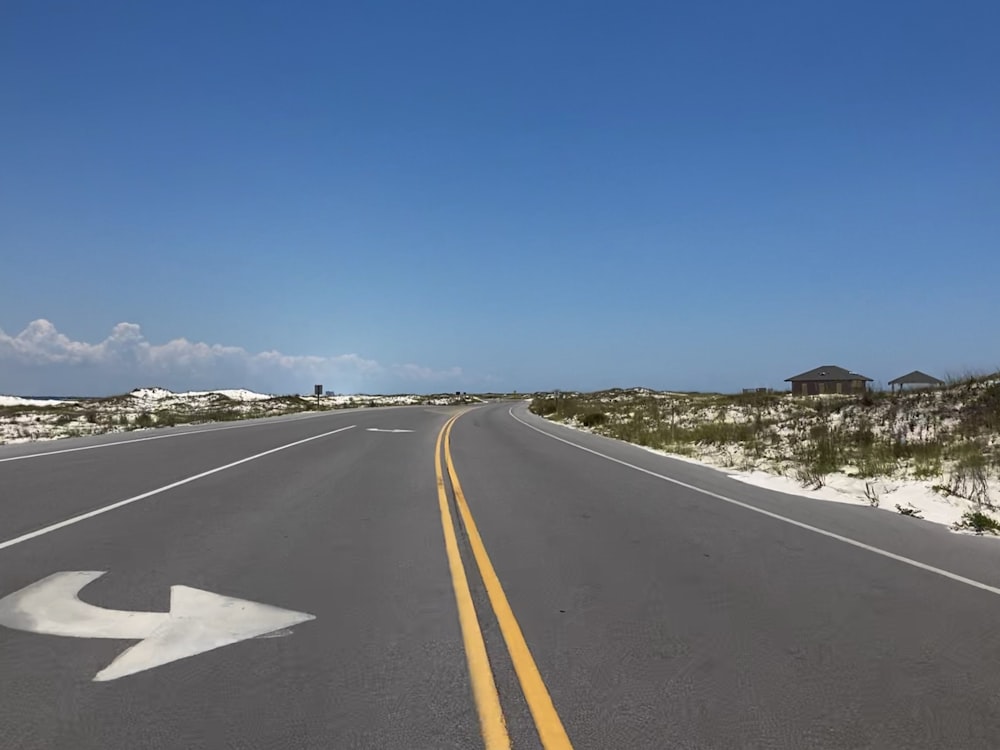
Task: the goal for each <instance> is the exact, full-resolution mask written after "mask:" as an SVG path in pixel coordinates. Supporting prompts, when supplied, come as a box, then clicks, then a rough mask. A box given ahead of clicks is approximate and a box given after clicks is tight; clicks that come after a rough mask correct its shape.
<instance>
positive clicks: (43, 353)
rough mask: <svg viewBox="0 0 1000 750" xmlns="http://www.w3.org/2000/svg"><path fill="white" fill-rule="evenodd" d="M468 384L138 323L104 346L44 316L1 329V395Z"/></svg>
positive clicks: (420, 371) (413, 369)
mask: <svg viewBox="0 0 1000 750" xmlns="http://www.w3.org/2000/svg"><path fill="white" fill-rule="evenodd" d="M465 381H466V378H465V376H464V373H463V371H462V369H461V368H460V367H451V368H447V369H443V370H436V369H433V368H430V367H425V366H422V365H416V364H402V365H395V364H390V365H383V364H380V363H379V362H376V361H375V360H372V359H366V358H364V357H362V356H360V355H358V354H340V355H336V356H325V357H324V356H315V355H289V354H282V353H281V352H277V351H265V352H257V353H253V352H248V351H247V350H246V349H243V348H241V347H238V346H224V345H222V344H206V343H203V342H192V341H188V340H187V339H184V338H178V339H174V340H173V341H168V342H166V343H164V344H154V343H152V342H150V341H148V340H147V339H146V337H145V336H144V335H143V333H142V329H141V328H140V327H139V326H138V325H136V324H135V323H119V324H118V325H116V326H115V327H114V328H113V329H112V331H111V333H110V335H109V336H108V337H107V338H105V339H104V340H103V341H100V342H97V343H89V342H86V341H74V340H72V339H70V338H69V337H68V336H66V335H65V334H63V333H60V332H59V331H58V330H57V329H56V327H55V326H54V325H53V324H52V323H50V322H49V321H47V320H44V319H39V320H35V321H32V322H31V323H30V324H29V325H28V326H27V327H26V328H25V329H24V330H23V331H21V332H20V333H19V334H17V335H16V336H10V335H8V334H7V333H5V332H4V331H3V330H2V329H0V393H2V392H9V393H29V394H36V395H51V394H70V395H90V394H94V395H101V394H107V393H115V392H122V391H127V390H130V389H131V388H134V387H137V386H143V385H161V386H164V387H167V388H171V389H174V390H186V389H191V388H234V387H245V388H252V389H256V390H269V391H273V392H305V391H309V390H310V389H311V388H312V385H313V383H323V384H324V385H325V386H326V388H328V389H331V390H336V391H338V392H353V391H369V392H375V391H379V390H385V391H399V390H407V389H412V390H422V389H429V390H452V389H455V388H459V387H463V386H464V385H465V384H466V383H465Z"/></svg>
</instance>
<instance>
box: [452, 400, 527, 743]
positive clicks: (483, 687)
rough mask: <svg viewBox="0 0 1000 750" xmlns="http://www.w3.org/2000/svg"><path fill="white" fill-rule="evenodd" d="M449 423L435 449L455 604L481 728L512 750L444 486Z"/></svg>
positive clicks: (486, 740)
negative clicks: (443, 456) (443, 460)
mask: <svg viewBox="0 0 1000 750" xmlns="http://www.w3.org/2000/svg"><path fill="white" fill-rule="evenodd" d="M459 416H461V415H459V414H456V415H455V416H454V417H452V418H451V419H449V420H448V422H447V423H446V424H445V425H444V427H442V428H441V432H439V433H438V438H437V445H436V447H435V448H434V471H435V473H436V474H437V491H438V505H439V506H440V508H441V528H442V530H443V531H444V547H445V551H446V552H447V555H448V567H449V568H450V569H451V583H452V587H453V588H454V589H455V603H456V605H457V606H458V621H459V625H460V626H461V629H462V641H463V643H464V644H465V658H466V661H467V662H468V665H469V679H470V681H471V682H472V695H473V698H474V700H475V702H476V711H477V712H478V713H479V729H480V731H481V732H482V735H483V742H484V743H485V744H486V750H510V736H509V735H508V734H507V725H506V723H505V722H504V717H503V709H501V708H500V696H499V695H498V694H497V686H496V682H495V681H494V679H493V670H492V669H491V668H490V660H489V657H488V656H487V654H486V643H485V642H484V641H483V633H482V630H481V629H480V627H479V619H478V618H477V617H476V605H475V604H474V603H473V601H472V592H471V591H469V581H468V579H467V578H466V576H465V566H464V565H462V555H461V553H460V552H459V550H458V539H457V537H456V536H455V524H454V523H453V522H452V519H451V511H450V510H449V508H448V495H447V493H446V492H445V487H444V475H443V473H442V471H441V440H442V437H443V436H444V434H445V430H447V429H449V428H450V427H451V425H452V423H454V421H455V420H456V419H458V417H459Z"/></svg>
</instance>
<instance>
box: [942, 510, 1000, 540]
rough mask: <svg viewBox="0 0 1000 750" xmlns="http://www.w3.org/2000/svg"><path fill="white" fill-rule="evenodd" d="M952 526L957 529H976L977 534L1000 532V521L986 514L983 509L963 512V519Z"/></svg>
mask: <svg viewBox="0 0 1000 750" xmlns="http://www.w3.org/2000/svg"><path fill="white" fill-rule="evenodd" d="M952 528H954V529H955V530H956V531H963V530H964V531H975V532H976V533H977V534H980V535H981V534H983V533H984V532H985V533H987V534H994V535H995V534H996V533H997V532H1000V521H997V520H996V519H995V518H993V517H991V516H988V515H986V514H985V513H983V512H982V511H978V510H975V511H968V512H967V513H963V514H962V520H961V521H959V522H958V523H956V524H955V525H954V526H953V527H952Z"/></svg>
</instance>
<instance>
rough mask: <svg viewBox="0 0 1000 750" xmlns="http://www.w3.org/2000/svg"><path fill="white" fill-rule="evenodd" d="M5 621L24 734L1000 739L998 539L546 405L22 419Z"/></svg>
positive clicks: (343, 744) (2, 704) (90, 740)
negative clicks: (698, 455) (586, 425)
mask: <svg viewBox="0 0 1000 750" xmlns="http://www.w3.org/2000/svg"><path fill="white" fill-rule="evenodd" d="M150 438H153V439H150ZM88 573H89V575H88ZM101 573H103V575H101ZM59 574H64V575H62V576H60V575H59ZM172 587H173V589H172ZM194 590H198V591H194ZM76 591H79V600H77V599H75V598H74V594H75V592H76ZM200 592H211V593H209V594H205V593H200ZM237 600H246V601H237ZM184 602H187V604H186V605H185V604H184ZM249 602H253V603H257V604H250V603H249ZM258 604H259V605H267V606H263V607H261V606H258ZM96 608H101V609H96ZM167 613H169V614H167ZM255 616H257V617H258V620H255V619H254V617H255ZM272 616H273V617H277V618H282V617H285V618H291V619H290V620H289V621H288V622H285V623H284V624H282V625H280V626H279V625H276V624H267V623H271V620H268V619H267V618H268V617H272ZM260 617H263V618H264V619H263V620H260V619H259V618H260ZM260 622H264V623H265V624H264V625H261V624H260ZM274 622H275V623H277V622H278V621H277V620H275V621H274ZM0 623H2V625H0V675H2V679H0V747H2V748H26V749H34V748H73V749H74V750H77V749H82V748H101V749H102V750H104V749H107V748H185V749H191V748H240V749H243V748H268V749H271V748H296V749H297V748H400V749H403V748H405V749H407V750H414V749H418V750H419V749H421V748H428V749H429V750H433V749H438V748H483V747H487V748H489V750H494V749H495V748H505V747H514V748H539V747H545V748H546V750H556V749H560V750H562V749H564V748H568V747H575V748H611V749H618V748H622V749H629V750H631V749H639V748H657V749H659V748H796V749H800V748H812V747H816V748H995V747H997V746H998V744H1000V739H998V738H1000V669H998V668H997V660H998V656H1000V544H998V543H997V542H996V541H994V540H990V539H980V538H974V537H967V536H959V535H955V534H952V533H950V532H948V531H947V530H946V529H944V528H942V527H939V526H935V525H933V524H929V523H925V522H921V521H918V520H915V519H911V518H904V517H902V516H896V515H894V514H889V513H882V512H878V511H874V510H871V509H868V508H864V507H852V506H846V505H839V504H830V503H823V502H818V501H812V500H808V499H802V498H794V497H791V496H787V495H782V494H780V493H774V492H769V491H765V490H762V489H759V488H754V487H751V486H748V485H745V484H741V483H738V482H736V481H734V480H732V479H730V478H728V477H727V476H726V475H725V474H723V473H720V472H716V471H712V470H710V469H707V468H704V467H701V466H698V465H695V464H692V463H689V462H683V461H677V460H672V459H668V458H665V457H662V456H658V455H654V454H652V453H650V452H648V451H644V450H642V449H639V448H636V447H633V446H628V445H624V444H621V443H617V442H614V441H610V440H606V439H603V438H599V437H596V436H592V435H588V434H583V433H579V432H575V431H571V430H569V429H566V428H564V427H561V426H558V425H552V424H549V423H545V422H543V421H542V420H540V419H538V418H537V417H534V416H533V415H530V414H529V413H527V411H526V409H525V406H524V404H523V403H517V404H511V403H496V404H488V405H484V406H479V407H474V408H471V409H459V408H445V407H440V408H424V407H404V408H386V409H367V410H345V411H337V412H331V413H325V414H321V415H312V416H308V417H297V418H288V419H285V418H278V419H272V420H262V421H258V422H252V423H237V424H228V425H220V426H209V427H202V428H197V429H170V430H163V431H147V432H139V433H130V434H128V435H125V436H122V435H117V436H102V437H99V438H90V439H78V440H73V441H59V442H55V443H44V444H35V445H28V446H25V445H19V446H6V447H0ZM254 628H256V630H254ZM220 634H221V635H220ZM96 636H101V637H96ZM126 636H127V637H126ZM213 639H214V640H213ZM191 644H194V646H192V645H191ZM192 648H193V649H194V651H195V652H194V653H188V651H190V650H191V649H192ZM185 649H188V651H185ZM95 678H96V679H95Z"/></svg>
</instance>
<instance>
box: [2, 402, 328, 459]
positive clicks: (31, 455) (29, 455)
mask: <svg viewBox="0 0 1000 750" xmlns="http://www.w3.org/2000/svg"><path fill="white" fill-rule="evenodd" d="M321 414H322V413H318V414H310V415H309V416H308V417H301V416H296V417H295V418H293V419H282V420H278V421H275V422H261V421H258V419H261V418H258V419H254V420H253V421H252V422H250V423H248V424H233V425H226V426H225V427H206V428H205V429H202V430H185V431H183V432H171V433H170V434H169V435H150V436H149V437H138V438H132V439H131V440H116V441H114V442H112V443H97V444H95V445H80V446H77V447H76V448H60V449H59V450H55V451H45V452H43V453H25V454H24V455H23V456H8V457H7V458H0V464H2V463H5V462H7V461H26V460H27V459H29V458H44V457H45V456H56V455H59V454H60V453H76V452H77V451H92V450H97V449H98V448H112V447H114V446H116V445H129V444H131V443H145V442H147V441H149V440H166V439H167V438H176V437H187V436H188V435H203V434H205V433H206V432H222V431H223V430H245V429H246V428H248V427H261V426H262V425H267V424H281V423H284V422H300V421H302V420H303V419H309V418H310V417H318V416H321ZM262 419H269V418H268V417H263V418H262ZM154 429H163V428H162V427H161V428H154ZM102 434H103V435H108V434H113V433H107V432H104V433H100V432H99V433H95V434H94V435H93V436H90V435H88V437H97V436H98V435H102ZM17 445H24V443H17ZM0 447H2V446H0Z"/></svg>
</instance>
